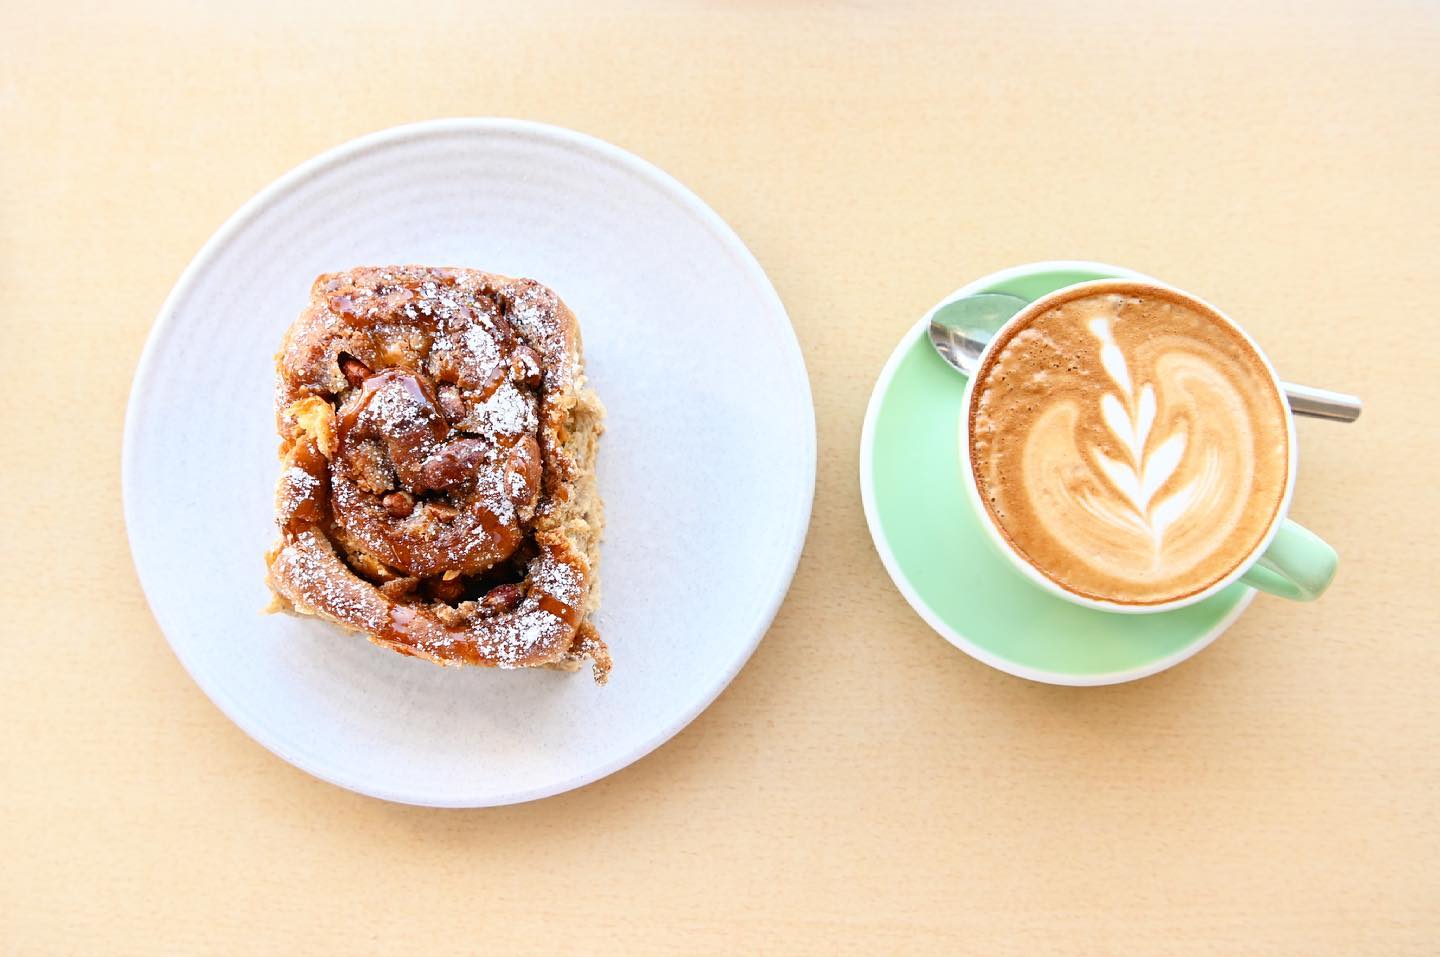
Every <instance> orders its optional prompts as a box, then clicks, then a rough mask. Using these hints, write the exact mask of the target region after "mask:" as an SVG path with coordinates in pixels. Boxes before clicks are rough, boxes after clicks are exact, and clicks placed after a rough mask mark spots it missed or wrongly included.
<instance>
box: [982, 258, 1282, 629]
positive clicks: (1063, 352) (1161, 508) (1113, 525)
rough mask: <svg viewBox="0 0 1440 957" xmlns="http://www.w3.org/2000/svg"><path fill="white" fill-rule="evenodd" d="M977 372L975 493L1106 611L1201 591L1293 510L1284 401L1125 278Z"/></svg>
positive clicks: (1077, 299) (1238, 338)
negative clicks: (1286, 508)
mask: <svg viewBox="0 0 1440 957" xmlns="http://www.w3.org/2000/svg"><path fill="white" fill-rule="evenodd" d="M1003 334H1004V335H1005V339H1004V341H1002V342H999V343H996V344H995V346H994V348H993V349H992V350H991V352H990V354H989V356H988V358H987V359H986V362H985V364H984V366H983V367H982V368H981V369H980V370H979V372H978V373H977V378H976V381H975V384H974V393H973V397H972V400H971V403H970V407H969V408H970V411H969V416H970V420H969V443H970V444H969V452H970V463H971V469H972V471H973V475H974V479H975V485H976V488H977V490H978V491H979V493H980V498H981V500H982V502H983V504H984V506H985V508H986V510H987V511H988V512H989V514H990V517H991V518H992V520H993V522H994V524H995V526H996V527H997V528H998V529H999V531H1000V533H1001V534H1002V535H1003V536H1004V538H1005V539H1006V540H1007V541H1008V542H1009V544H1010V546H1011V547H1012V548H1013V550H1014V551H1015V552H1017V553H1018V554H1019V555H1020V557H1021V558H1022V559H1024V560H1025V561H1026V562H1028V563H1029V564H1030V565H1032V566H1033V567H1034V568H1035V569H1036V570H1038V571H1039V572H1040V573H1041V574H1043V575H1044V576H1046V577H1047V578H1049V579H1050V580H1051V581H1053V582H1055V583H1056V584H1057V585H1059V586H1060V587H1061V588H1062V589H1064V590H1066V591H1068V592H1071V593H1073V594H1076V595H1079V596H1082V597H1085V598H1091V599H1095V600H1098V601H1106V602H1114V603H1118V604H1129V605H1153V604H1163V603H1166V602H1170V601H1174V600H1176V599H1180V598H1184V597H1186V596H1189V595H1193V594H1196V593H1197V592H1201V591H1203V590H1205V589H1206V588H1208V587H1209V586H1211V585H1213V584H1215V583H1216V582H1219V581H1221V580H1222V579H1224V578H1225V577H1226V576H1227V575H1229V574H1230V573H1231V572H1232V571H1234V570H1235V569H1236V568H1238V567H1239V566H1240V565H1241V564H1243V563H1244V562H1245V560H1246V559H1247V558H1248V557H1249V556H1250V555H1251V553H1252V552H1253V551H1254V550H1255V549H1256V547H1257V546H1259V545H1260V543H1261V541H1262V540H1263V539H1264V538H1265V536H1266V534H1267V533H1268V531H1269V530H1270V528H1271V526H1272V524H1273V523H1274V522H1275V520H1276V517H1277V513H1278V511H1279V510H1280V507H1281V505H1282V502H1283V500H1284V498H1285V493H1286V488H1287V480H1288V475H1287V472H1288V469H1289V457H1290V456H1289V447H1288V442H1289V437H1288V429H1287V420H1286V416H1287V414H1288V413H1287V411H1286V409H1285V406H1284V399H1283V397H1282V396H1281V394H1280V393H1279V391H1278V390H1277V388H1276V385H1275V381H1274V379H1273V377H1272V376H1271V373H1270V371H1269V368H1268V367H1267V365H1266V364H1265V361H1264V360H1263V359H1262V358H1261V357H1260V355H1259V354H1258V353H1257V352H1256V351H1255V349H1254V347H1253V346H1252V345H1251V344H1250V343H1249V341H1248V340H1247V339H1245V337H1244V336H1243V335H1242V334H1241V333H1239V332H1238V331H1237V330H1236V329H1235V328H1234V327H1233V326H1232V325H1231V324H1230V323H1229V322H1228V321H1226V320H1225V319H1224V318H1223V317H1221V316H1219V315H1217V314H1216V313H1215V312H1214V311H1213V310H1212V309H1210V308H1209V307H1207V306H1206V305H1204V304H1203V303H1201V302H1198V301H1196V300H1193V299H1191V298H1189V297H1188V296H1185V295H1183V294H1181V293H1178V292H1172V291H1169V290H1166V289H1161V288H1158V287H1155V286H1151V285H1148V284H1144V283H1138V282H1129V281H1124V280H1118V281H1114V282H1107V283H1103V284H1089V285H1086V286H1080V287H1077V288H1076V289H1075V290H1074V291H1073V292H1072V293H1071V294H1069V295H1066V294H1065V293H1061V294H1060V295H1059V296H1058V297H1056V298H1052V299H1051V300H1049V302H1048V305H1043V306H1042V307H1041V308H1040V309H1039V310H1038V311H1033V312H1032V314H1030V315H1028V316H1026V317H1023V318H1022V319H1020V320H1019V322H1017V323H1016V324H1013V325H1012V326H1011V327H1010V328H1009V329H1008V330H1006V331H1005V332H1004V333H1003Z"/></svg>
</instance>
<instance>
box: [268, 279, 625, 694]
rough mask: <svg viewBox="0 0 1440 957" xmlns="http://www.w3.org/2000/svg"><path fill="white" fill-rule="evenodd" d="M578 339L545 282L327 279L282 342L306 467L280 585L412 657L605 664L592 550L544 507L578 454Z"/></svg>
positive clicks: (298, 450)
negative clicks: (568, 446) (587, 612)
mask: <svg viewBox="0 0 1440 957" xmlns="http://www.w3.org/2000/svg"><path fill="white" fill-rule="evenodd" d="M578 350H579V341H578V331H577V330H576V328H575V323H574V319H573V316H570V315H569V313H568V310H565V308H564V306H563V304H561V303H559V300H557V299H556V298H555V297H554V295H553V294H552V293H550V292H549V291H548V290H546V289H544V287H543V286H539V285H538V284H536V283H533V282H530V281H529V280H508V279H504V278H503V277H498V276H492V275H490V274H486V273H479V272H474V271H469V270H446V269H429V268H423V267H394V268H389V269H362V270H354V271H352V272H349V273H343V274H336V275H331V276H322V277H320V279H318V280H317V281H316V283H315V287H314V289H313V290H312V302H311V306H310V308H308V309H307V310H306V311H305V312H304V313H302V315H301V317H300V319H299V320H297V321H296V323H295V325H294V326H292V328H291V330H290V332H289V333H288V334H287V336H286V341H285V345H284V348H283V350H282V352H281V354H280V356H279V357H278V368H279V388H278V391H277V397H276V406H277V410H278V421H279V429H280V434H281V437H282V440H283V441H282V448H281V457H282V459H283V460H284V461H285V462H286V463H287V464H288V465H289V466H290V467H289V468H288V469H287V470H286V472H285V474H284V475H283V476H282V479H281V482H280V487H279V490H278V493H277V503H278V509H277V510H278V520H279V524H280V527H281V530H282V535H283V539H282V541H281V543H280V544H279V545H278V546H277V547H276V549H275V550H274V551H273V552H272V553H271V556H270V579H271V583H272V587H274V588H275V590H276V592H277V593H278V594H280V595H282V596H283V597H285V598H286V599H288V600H289V601H290V602H292V603H293V604H294V605H296V606H297V607H299V608H301V609H302V610H307V611H312V612H314V613H317V614H320V615H321V616H322V617H325V618H328V619H331V620H333V621H336V622H338V623H339V624H342V625H346V626H348V627H351V628H355V629H357V630H361V631H364V632H365V633H366V634H368V635H369V636H370V637H371V638H372V640H375V641H376V642H377V643H380V644H384V645H387V646H389V647H391V648H393V649H394V650H396V651H399V652H401V653H404V654H410V655H417V656H420V657H425V658H429V659H431V660H434V661H437V662H440V663H466V664H478V665H492V666H493V665H501V666H506V667H524V666H527V665H534V664H542V663H548V662H552V661H555V660H559V659H561V658H565V657H570V658H572V659H573V658H575V657H578V656H581V655H589V656H591V657H593V658H594V659H595V662H596V671H597V675H601V676H603V669H604V668H608V663H609V658H608V655H607V654H606V653H605V649H604V644H603V643H602V642H600V641H599V639H598V637H597V636H596V635H595V634H594V630H593V629H592V628H590V627H589V626H588V625H583V627H582V622H583V618H584V606H585V602H586V597H587V594H588V590H589V585H590V577H589V568H588V563H587V561H586V558H585V556H583V555H580V554H577V553H576V552H575V550H574V549H573V548H571V547H570V545H569V541H568V539H567V537H566V535H564V534H563V532H562V530H559V529H555V528H550V527H547V521H546V518H547V505H548V504H549V503H548V501H547V500H548V499H550V498H551V497H552V496H564V495H566V494H568V490H569V484H568V483H569V480H570V479H571V478H572V477H573V476H572V474H571V473H572V471H573V469H574V468H575V463H574V462H572V461H570V459H569V457H568V456H567V455H566V454H565V452H564V448H563V445H564V442H565V439H566V436H565V434H564V423H565V418H566V412H567V409H566V407H565V406H564V401H563V400H564V397H565V396H566V395H568V394H569V392H568V387H569V386H570V385H571V384H572V380H573V377H574V376H575V374H576V370H577V368H578ZM502 390H504V391H503V392H502ZM502 400H503V401H502ZM522 572H523V575H524V577H523V580H521V581H520V582H518V583H515V582H513V578H514V577H515V576H517V575H519V574H521V573H522ZM507 578H508V579H511V580H510V581H507V580H506V579H507ZM497 582H498V584H496V583H497ZM482 592H483V593H482ZM467 595H469V596H471V597H469V598H468V600H460V599H461V598H463V597H465V596H467Z"/></svg>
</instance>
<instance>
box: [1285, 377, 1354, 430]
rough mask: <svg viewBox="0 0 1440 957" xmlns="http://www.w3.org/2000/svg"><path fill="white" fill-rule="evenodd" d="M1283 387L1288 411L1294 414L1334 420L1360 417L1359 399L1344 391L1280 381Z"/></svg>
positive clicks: (1350, 419) (1347, 420)
mask: <svg viewBox="0 0 1440 957" xmlns="http://www.w3.org/2000/svg"><path fill="white" fill-rule="evenodd" d="M1280 385H1281V386H1282V387H1284V389H1285V398H1286V400H1287V401H1289V403H1290V411H1291V412H1294V413H1295V414H1296V415H1308V416H1310V417H1312V418H1316V419H1333V420H1335V421H1336V422H1354V421H1355V420H1356V419H1358V418H1360V400H1359V399H1358V398H1357V397H1356V396H1353V395H1346V394H1345V393H1344V392H1331V391H1330V390H1329V389H1313V388H1311V387H1310V386H1308V385H1296V384H1295V383H1293V382H1282V383H1280Z"/></svg>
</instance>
